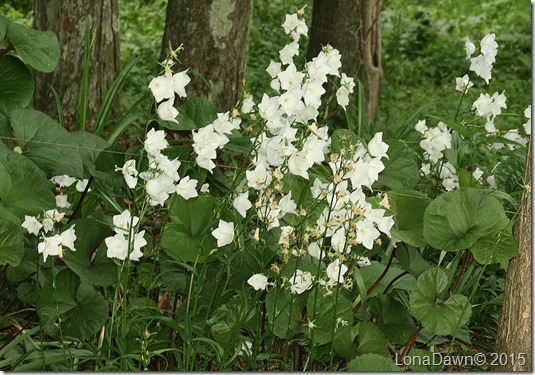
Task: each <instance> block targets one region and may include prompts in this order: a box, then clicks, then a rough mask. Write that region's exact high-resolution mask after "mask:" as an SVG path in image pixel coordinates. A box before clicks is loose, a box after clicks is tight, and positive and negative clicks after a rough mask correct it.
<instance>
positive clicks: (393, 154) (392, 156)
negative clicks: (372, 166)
mask: <svg viewBox="0 0 535 375" xmlns="http://www.w3.org/2000/svg"><path fill="white" fill-rule="evenodd" d="M385 142H386V143H387V144H388V145H389V148H388V152H387V154H388V159H382V160H381V161H382V162H383V164H384V166H385V169H384V170H383V171H382V172H381V173H379V179H378V180H377V182H376V183H375V184H374V185H376V186H381V185H385V186H388V187H389V188H390V189H392V190H406V189H412V188H413V187H414V186H415V185H416V184H417V183H418V181H420V171H419V169H418V164H417V163H416V160H414V157H413V156H412V154H411V150H409V148H407V146H405V145H404V144H403V143H402V142H400V141H397V140H394V139H389V140H386V141H385Z"/></svg>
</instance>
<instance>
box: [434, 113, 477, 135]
mask: <svg viewBox="0 0 535 375" xmlns="http://www.w3.org/2000/svg"><path fill="white" fill-rule="evenodd" d="M426 117H428V118H430V119H433V120H437V121H441V122H443V123H444V124H446V125H447V126H448V127H449V128H450V129H453V130H455V131H456V132H457V133H459V134H460V135H462V136H463V137H465V138H470V137H471V136H472V133H471V132H470V130H469V129H468V128H466V127H465V126H464V125H462V124H461V123H459V122H457V121H455V120H453V119H447V118H444V117H440V116H431V115H428V116H426Z"/></svg>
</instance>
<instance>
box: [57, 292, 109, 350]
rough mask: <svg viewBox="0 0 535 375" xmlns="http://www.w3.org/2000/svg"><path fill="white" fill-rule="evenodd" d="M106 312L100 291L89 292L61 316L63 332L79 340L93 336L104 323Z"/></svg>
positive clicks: (106, 305) (106, 318) (106, 304)
mask: <svg viewBox="0 0 535 375" xmlns="http://www.w3.org/2000/svg"><path fill="white" fill-rule="evenodd" d="M108 314H109V312H108V303H107V302H106V300H105V299H104V297H102V295H101V294H100V293H96V292H95V293H91V294H89V295H88V296H86V297H85V298H83V299H82V300H81V301H79V302H77V303H76V305H75V306H74V307H73V308H71V309H70V310H69V311H67V313H66V314H65V315H64V316H63V317H62V331H63V334H64V335H65V336H73V337H76V338H78V339H80V340H83V339H85V338H89V337H91V336H94V335H95V334H96V333H97V332H99V330H100V329H101V328H102V326H103V325H104V324H106V321H107V320H108ZM81 322H83V323H82V324H80V323H81Z"/></svg>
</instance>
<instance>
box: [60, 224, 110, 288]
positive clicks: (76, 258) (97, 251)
mask: <svg viewBox="0 0 535 375" xmlns="http://www.w3.org/2000/svg"><path fill="white" fill-rule="evenodd" d="M74 224H75V225H76V226H75V229H74V230H75V233H76V241H74V246H75V248H76V251H66V252H65V254H64V256H63V261H64V262H65V264H67V266H69V268H70V269H71V270H73V271H74V272H75V273H76V274H77V275H78V276H80V278H81V280H82V281H87V282H89V283H90V284H92V285H96V286H108V285H111V284H113V283H114V282H115V280H116V279H117V266H116V264H115V263H114V262H113V260H111V259H109V258H108V257H107V256H106V248H105V246H104V245H103V241H104V239H105V238H106V237H108V236H110V235H111V230H110V228H109V227H107V226H106V225H104V224H101V223H100V222H98V221H96V220H93V219H81V220H76V221H75V222H74ZM99 245H100V246H99Z"/></svg>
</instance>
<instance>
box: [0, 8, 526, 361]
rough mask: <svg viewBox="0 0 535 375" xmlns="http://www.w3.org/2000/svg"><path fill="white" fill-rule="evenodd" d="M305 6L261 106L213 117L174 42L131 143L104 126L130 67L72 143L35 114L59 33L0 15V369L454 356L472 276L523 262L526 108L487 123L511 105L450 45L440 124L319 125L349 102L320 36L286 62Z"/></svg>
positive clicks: (483, 54)
mask: <svg viewBox="0 0 535 375" xmlns="http://www.w3.org/2000/svg"><path fill="white" fill-rule="evenodd" d="M303 13H304V9H301V10H299V11H298V12H297V13H295V14H289V15H287V16H286V19H285V21H284V23H283V25H282V27H283V29H284V31H285V33H286V34H287V35H288V38H289V42H288V44H287V45H285V46H284V47H283V48H282V49H281V50H280V51H279V59H278V60H277V61H271V62H270V63H269V65H268V64H266V65H268V66H267V69H266V71H267V74H269V76H270V77H271V84H270V87H269V88H267V89H266V91H265V93H262V95H259V96H258V97H261V100H260V101H259V102H258V103H255V102H254V100H253V97H252V95H250V94H249V93H246V92H244V94H243V97H242V99H241V100H240V102H239V103H237V104H236V106H235V108H229V111H228V112H225V113H218V112H217V110H216V108H215V106H214V105H213V104H212V103H211V102H209V101H208V100H205V99H202V98H194V99H188V100H187V85H188V83H189V82H190V78H189V76H188V69H189V68H190V67H182V66H181V65H180V54H184V53H188V51H187V50H186V51H183V50H182V47H178V48H176V49H171V50H169V53H168V56H167V58H166V59H165V60H164V61H163V62H161V64H160V65H161V72H160V74H159V75H158V76H156V77H154V78H152V79H151V80H150V82H147V88H146V90H147V93H148V92H150V95H145V97H144V98H145V100H140V101H139V102H138V105H140V106H142V105H145V106H146V108H147V112H146V113H147V118H146V122H145V123H144V133H143V134H145V137H144V139H142V140H141V143H140V144H135V145H132V146H130V147H129V148H128V149H125V148H123V147H121V146H118V145H116V140H117V139H118V137H119V135H120V134H121V133H122V132H124V131H125V130H127V129H128V126H129V125H130V122H129V121H127V120H126V119H125V120H124V121H120V122H118V123H113V122H111V121H110V120H109V118H108V113H109V108H110V107H111V104H112V103H113V100H114V99H115V95H116V94H117V92H118V91H119V89H120V87H121V85H122V82H124V77H125V75H126V74H127V73H128V70H127V71H126V72H123V73H122V75H121V76H120V77H119V78H118V79H117V81H116V82H115V84H114V86H113V87H112V89H111V90H110V94H109V96H108V97H107V102H106V104H105V105H104V106H103V108H104V109H103V110H102V111H101V112H100V113H99V117H98V119H97V121H96V124H97V126H95V127H94V130H93V132H92V133H90V132H88V131H85V126H83V125H80V127H79V129H80V130H79V131H75V132H68V131H67V130H65V129H64V128H63V127H62V126H60V125H59V124H58V123H57V122H55V121H54V120H53V119H51V118H50V117H48V116H47V115H45V114H44V113H41V112H38V111H36V110H34V109H32V108H31V107H29V104H30V99H31V96H32V94H33V84H32V82H33V81H32V77H31V73H30V71H29V69H28V68H27V66H26V64H27V65H29V66H30V67H33V68H35V69H41V70H43V71H51V70H52V69H53V67H54V66H55V64H57V61H58V58H59V47H58V46H57V40H55V37H54V36H53V35H51V34H50V33H43V32H37V31H33V30H30V29H26V28H23V27H22V26H20V25H16V24H13V23H10V22H9V21H8V20H7V19H5V18H3V17H0V43H1V44H0V56H1V57H2V58H0V80H1V81H2V82H7V84H12V86H10V87H8V85H7V84H6V85H2V86H1V87H0V93H1V91H2V90H4V91H5V90H13V91H14V92H16V94H14V95H9V96H8V95H3V94H2V95H0V136H1V138H0V140H1V142H0V244H1V247H0V264H2V265H3V271H2V288H5V289H6V290H8V294H7V295H6V297H4V296H3V297H2V299H3V300H5V301H7V300H10V302H8V304H7V306H4V304H3V305H2V308H3V309H4V311H2V317H0V319H2V320H1V321H2V322H4V323H5V324H3V325H5V326H6V327H11V329H6V331H7V332H6V336H5V337H4V338H2V339H0V368H6V369H12V370H31V369H42V370H49V371H57V370H70V371H73V370H103V371H113V370H130V371H132V370H149V369H150V370H179V371H188V370H231V369H232V370H339V369H347V370H353V371H358V370H384V371H389V370H400V369H408V368H411V369H412V370H422V369H423V370H439V369H442V368H443V367H444V366H447V365H448V364H446V363H440V364H430V363H429V361H427V364H423V365H422V364H420V365H415V364H414V363H415V362H414V361H413V362H410V363H409V362H407V361H405V362H404V361H403V359H404V358H405V357H406V356H408V355H410V356H412V357H414V356H417V357H419V358H430V357H431V356H432V355H433V353H434V352H435V350H436V349H438V348H440V349H441V351H442V352H443V353H444V352H447V353H451V352H452V350H454V348H455V343H456V342H462V343H464V344H468V345H470V331H469V328H468V327H469V325H470V319H471V316H472V312H473V310H474V309H477V306H473V301H474V296H475V295H477V293H478V288H479V287H480V283H479V282H480V279H481V277H482V275H483V274H484V273H485V271H486V270H487V269H488V267H489V266H491V265H492V266H493V267H501V268H506V267H507V264H508V261H509V260H510V259H511V258H513V257H515V256H516V255H517V244H516V242H515V240H514V237H513V233H512V228H513V223H514V220H515V216H516V213H517V212H518V211H519V208H520V205H521V204H522V201H520V203H519V201H518V196H519V194H520V193H521V191H522V190H523V187H524V185H525V184H526V183H527V182H524V181H522V171H523V165H524V160H525V157H526V145H527V143H528V140H529V135H530V131H531V120H530V118H531V114H530V112H531V110H530V108H528V109H527V110H526V112H525V113H524V114H507V113H502V110H503V109H506V108H507V104H506V97H505V93H503V92H502V93H493V94H492V95H490V94H488V93H486V92H485V91H484V85H483V82H477V83H473V82H472V80H474V81H476V80H478V81H480V80H481V81H484V82H485V84H488V82H489V80H490V79H491V78H492V66H493V64H494V62H495V59H496V58H498V57H497V52H498V44H497V42H496V37H495V35H494V34H488V35H486V36H484V37H483V38H482V40H481V42H480V43H479V49H478V48H476V45H475V44H473V43H472V42H471V41H470V40H468V39H467V40H466V41H465V44H464V46H465V50H466V57H467V59H468V60H469V65H468V63H467V69H466V70H467V71H466V72H459V74H460V75H461V76H460V77H459V78H457V80H456V82H455V84H456V88H457V90H458V91H459V94H458V97H454V98H451V99H450V98H448V100H452V101H454V102H456V103H458V105H457V106H456V108H457V110H456V112H455V113H446V114H426V115H422V118H421V119H419V120H418V121H416V119H415V121H414V123H413V124H410V126H408V127H406V128H401V130H400V131H398V132H397V133H396V134H393V135H392V137H391V138H389V139H387V138H386V135H385V134H383V133H382V132H379V133H375V134H365V133H364V132H363V129H364V128H365V127H363V126H362V124H361V123H359V120H358V119H353V118H352V116H350V115H349V114H348V115H347V116H346V120H347V128H343V126H342V125H341V126H340V128H339V129H336V130H334V131H333V129H329V128H328V127H327V126H325V125H324V124H322V119H323V118H324V116H323V114H324V111H325V108H326V106H328V105H329V104H330V103H331V102H333V101H336V103H337V104H338V105H339V106H340V107H341V111H346V110H347V109H348V108H349V106H352V105H355V103H356V101H357V100H363V98H355V91H356V90H354V89H355V86H356V84H357V82H355V80H354V78H352V77H348V76H347V75H346V74H344V73H343V66H342V64H341V55H340V53H339V51H338V50H337V49H336V48H335V47H336V46H330V45H326V46H324V47H323V49H322V51H321V52H320V53H319V54H318V56H316V57H315V58H313V59H312V60H311V61H304V59H302V58H301V57H300V56H299V42H300V40H301V38H303V37H306V36H307V33H308V27H307V25H306V23H305V22H304V20H303ZM33 35H35V38H32V37H31V36H33ZM24 38H25V39H24ZM27 43H30V47H31V48H30V50H28V49H27V46H28V44H27ZM32 43H33V44H32ZM43 46H47V48H44V47H43ZM48 47H50V48H48ZM460 48H462V43H461V44H460ZM476 50H478V52H479V53H478V55H477V56H475V57H473V56H474V55H475V54H476ZM55 51H57V53H56V52H55ZM38 53H39V54H42V55H44V56H46V57H48V58H49V60H50V63H49V64H48V65H47V66H46V67H43V66H41V65H39V64H40V63H42V62H43V61H48V60H46V59H43V58H42V56H41V55H39V57H38V58H36V56H37V55H38ZM128 69H131V66H129V67H128ZM8 77H12V83H10V82H11V81H8V80H7V78H8ZM327 82H330V83H331V84H333V85H334V86H335V87H336V91H335V94H334V95H333V97H326V90H325V88H324V86H325V84H326V83H327ZM452 84H453V83H452ZM475 91H478V92H477V93H475ZM478 94H479V95H478ZM83 101H84V98H81V103H82V104H81V105H82V106H83ZM178 104H179V105H178ZM361 107H363V106H361ZM106 108H108V109H107V110H106ZM152 108H154V110H151V109H152ZM363 117H364V116H359V117H358V118H363ZM523 117H526V118H525V119H524V118H523ZM125 118H128V117H127V116H125ZM526 120H527V122H526ZM524 122H526V123H525V124H524ZM14 306H16V309H14V308H13V307H14ZM516 360H519V361H521V360H522V358H517V359H516ZM422 362H424V363H425V360H423V361H421V362H420V363H422Z"/></svg>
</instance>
